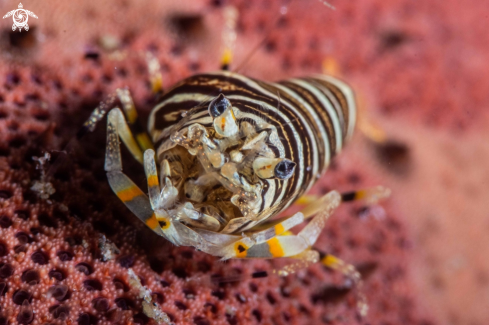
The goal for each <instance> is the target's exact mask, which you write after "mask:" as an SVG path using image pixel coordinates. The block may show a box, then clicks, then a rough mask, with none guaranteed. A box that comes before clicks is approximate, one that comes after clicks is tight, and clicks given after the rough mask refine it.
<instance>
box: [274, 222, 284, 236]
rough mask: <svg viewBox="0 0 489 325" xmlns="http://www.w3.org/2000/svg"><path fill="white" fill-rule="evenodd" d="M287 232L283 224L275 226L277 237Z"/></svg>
mask: <svg viewBox="0 0 489 325" xmlns="http://www.w3.org/2000/svg"><path fill="white" fill-rule="evenodd" d="M284 230H285V228H284V226H282V224H281V223H279V224H277V225H275V235H280V234H281V233H283V232H284Z"/></svg>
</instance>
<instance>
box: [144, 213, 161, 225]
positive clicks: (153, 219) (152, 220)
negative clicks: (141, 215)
mask: <svg viewBox="0 0 489 325" xmlns="http://www.w3.org/2000/svg"><path fill="white" fill-rule="evenodd" d="M146 226H148V227H149V228H150V229H156V227H158V226H159V224H158V220H156V216H155V214H154V213H153V215H152V216H151V217H150V218H149V219H148V220H146Z"/></svg>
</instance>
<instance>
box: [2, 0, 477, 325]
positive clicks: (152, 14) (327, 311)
mask: <svg viewBox="0 0 489 325" xmlns="http://www.w3.org/2000/svg"><path fill="white" fill-rule="evenodd" d="M310 2H311V3H307V4H303V2H300V3H299V2H297V1H296V2H292V3H291V4H290V5H289V8H288V11H289V13H288V15H287V16H285V17H283V18H282V19H280V21H279V22H278V23H277V24H276V25H275V20H276V18H278V17H279V12H280V7H282V6H283V3H282V2H279V1H276V2H263V3H262V2H248V1H233V2H230V3H228V2H225V3H221V1H210V2H208V1H196V2H192V3H173V2H170V1H160V2H148V3H144V4H143V3H139V2H136V1H107V2H103V3H100V2H95V1H93V2H90V1H88V2H83V3H82V2H80V3H78V4H73V3H69V2H50V3H42V4H41V3H32V4H29V7H27V4H26V5H25V8H26V9H29V10H31V11H33V12H35V13H36V15H38V17H39V19H38V20H35V19H30V20H29V22H30V26H31V29H30V31H29V32H28V33H25V32H22V33H18V32H16V33H13V32H12V31H11V28H10V25H9V24H7V23H6V22H3V25H2V28H3V29H2V39H1V41H2V42H3V43H2V49H1V51H0V52H1V54H0V55H1V56H2V64H1V65H0V78H1V79H0V80H1V87H0V166H1V167H0V168H1V170H0V227H1V228H0V235H1V236H0V306H1V307H0V315H1V317H0V324H6V323H7V322H9V323H11V324H14V323H20V324H29V323H30V324H44V323H56V324H61V323H63V322H67V323H68V322H70V323H78V324H83V325H88V324H95V323H97V324H115V323H118V324H130V323H139V324H146V323H151V322H154V320H152V319H150V318H148V317H147V316H146V315H145V314H144V312H143V310H142V305H141V299H140V298H139V296H138V294H139V291H138V289H137V288H135V287H134V286H132V285H131V284H130V279H129V274H128V269H129V268H131V269H132V270H133V271H134V272H135V274H136V275H138V276H139V277H140V279H141V281H142V284H143V285H144V286H146V287H147V288H148V289H150V290H151V291H152V293H153V295H152V297H153V301H155V302H156V304H157V305H158V307H159V308H160V309H161V310H162V311H164V312H165V313H167V314H168V316H169V318H170V319H171V321H172V322H174V323H176V324H197V325H205V324H231V325H233V324H255V323H256V324H321V323H324V324H418V325H422V324H423V325H427V324H435V320H434V319H433V317H432V315H430V313H429V311H428V310H426V309H423V307H422V305H423V295H422V294H420V293H419V292H417V291H416V289H415V288H414V287H413V281H412V277H411V275H410V271H409V262H410V259H411V254H412V252H411V240H412V239H411V236H410V234H409V232H408V230H407V227H406V226H405V222H404V221H403V218H402V217H401V216H402V214H401V213H400V211H399V210H398V208H397V206H396V204H395V200H393V201H388V202H384V203H382V204H381V205H379V206H375V207H372V208H367V207H364V206H362V205H361V204H350V205H345V206H342V207H341V208H339V209H338V211H337V212H336V213H335V214H334V215H333V217H332V218H331V220H330V221H329V222H328V225H327V227H326V230H325V231H324V232H323V234H322V235H321V237H320V239H319V241H318V243H317V244H316V246H315V247H316V248H317V249H318V250H320V251H323V252H329V253H332V254H335V255H337V256H339V257H341V258H342V259H344V260H345V261H347V262H349V263H352V264H354V265H356V266H357V268H358V269H359V270H360V272H361V273H362V275H363V278H364V281H365V284H364V286H363V291H364V293H365V295H366V296H367V299H368V301H369V307H370V312H369V314H368V316H367V317H366V319H360V318H359V317H358V316H357V310H356V299H355V292H354V290H352V284H351V282H349V281H348V280H347V279H345V278H344V277H342V276H341V275H340V274H338V273H335V272H332V271H330V270H328V269H326V268H324V267H323V266H321V265H314V266H311V267H309V268H307V269H304V270H301V271H299V272H298V273H297V274H294V275H291V276H288V277H285V278H280V277H276V276H271V277H269V278H266V279H253V280H250V279H249V277H247V275H248V276H249V275H250V274H251V273H253V272H258V271H268V272H269V273H271V271H272V269H273V268H276V267H280V266H281V265H283V264H284V263H286V261H266V260H247V261H238V260H232V261H227V262H220V261H219V260H218V259H216V258H214V257H212V256H208V255H206V254H203V253H200V252H198V251H195V249H193V248H190V247H174V246H172V245H171V244H170V243H168V242H167V241H165V240H164V239H163V238H159V237H157V236H156V235H154V234H153V233H152V232H151V231H150V230H148V229H146V228H145V226H144V225H142V224H140V223H139V222H138V220H136V218H135V217H134V216H133V215H132V214H131V213H130V212H129V211H128V210H127V209H126V208H125V207H124V205H123V204H122V203H121V202H119V200H118V199H117V197H116V196H115V195H114V194H113V193H112V191H111V190H110V188H109V187H108V184H107V181H106V176H105V172H104V168H103V163H104V161H103V159H104V149H105V148H104V146H105V130H104V128H105V126H104V125H103V124H104V123H101V125H100V126H99V128H98V129H97V130H96V131H95V132H94V133H93V134H90V135H88V136H87V137H85V138H84V139H83V140H82V143H80V144H79V145H78V146H77V147H75V148H74V149H73V150H72V151H70V152H68V153H67V155H68V156H69V158H68V160H67V162H66V163H65V164H64V165H63V166H61V167H60V168H59V169H58V170H57V171H56V172H55V173H54V175H53V177H52V178H50V179H49V181H50V182H51V183H52V185H53V187H54V188H55V189H56V193H55V194H53V195H52V196H50V198H49V199H48V200H44V199H40V198H39V197H38V196H37V194H36V193H34V192H33V191H32V190H31V189H30V188H31V186H32V184H33V182H34V181H36V180H40V178H41V172H40V170H39V169H36V167H37V166H38V163H36V162H35V161H34V160H33V159H32V158H33V157H41V156H42V155H43V151H45V150H62V149H63V148H64V147H65V145H66V144H67V142H68V141H69V140H70V139H71V138H72V137H73V136H74V134H75V132H76V130H77V129H78V128H79V127H80V125H81V124H82V123H83V122H84V120H85V119H86V118H87V117H88V115H89V114H90V113H91V111H92V110H93V109H94V108H95V107H96V105H97V104H98V102H99V101H101V100H103V99H104V98H106V96H107V95H108V94H110V93H111V92H113V91H114V89H116V88H118V87H128V88H129V89H130V90H131V93H132V95H133V97H134V99H135V103H136V106H137V107H138V111H139V112H140V115H141V116H142V118H143V120H144V118H145V116H147V115H148V112H149V110H150V109H151V108H152V106H153V105H154V104H155V99H154V96H153V95H152V93H151V89H150V85H149V81H148V80H149V79H148V73H147V68H146V61H145V56H146V53H147V52H151V53H152V54H153V55H154V56H155V57H156V58H157V59H158V60H159V62H160V63H161V66H162V73H163V80H164V86H165V87H169V86H171V84H173V83H174V82H176V81H178V80H180V79H182V78H184V77H186V76H189V75H191V74H193V73H196V72H202V71H211V70H214V69H216V68H218V66H219V53H220V51H221V44H222V42H221V38H220V33H221V31H222V26H223V24H224V22H223V19H222V7H223V5H228V4H232V5H234V6H236V8H237V9H238V11H239V15H240V16H239V20H238V26H237V31H238V41H237V44H236V51H235V52H236V62H240V61H241V60H243V59H244V58H245V57H246V54H247V53H249V51H250V50H251V49H252V48H253V46H254V45H255V44H257V42H258V41H259V40H260V39H261V38H262V37H263V36H264V35H265V34H267V33H268V31H269V30H270V29H271V32H270V35H269V37H268V39H267V40H266V42H265V44H264V46H263V47H262V48H260V49H259V50H257V52H256V54H255V56H254V57H253V58H252V59H250V60H249V62H248V63H247V65H246V66H245V67H244V68H243V72H244V73H246V74H248V75H250V76H253V77H256V78H260V79H265V80H270V81H272V80H277V79H281V78H286V77H290V76H293V75H304V74H309V73H319V72H321V67H322V63H323V60H324V59H325V58H327V57H332V58H334V60H335V61H336V62H337V64H338V67H339V68H340V70H341V71H342V74H343V76H344V77H345V78H346V79H348V78H350V79H351V80H352V81H353V82H354V83H356V84H358V85H360V88H363V89H365V88H369V87H371V88H373V91H374V92H375V91H378V92H379V93H382V94H383V95H382V96H379V97H378V98H376V101H377V103H378V105H377V106H376V105H373V106H372V108H369V109H372V110H373V111H374V112H379V113H381V114H387V115H389V114H398V115H401V116H405V117H406V118H408V119H411V120H412V121H413V122H417V123H420V122H419V121H421V123H432V124H433V125H441V124H442V123H445V124H443V125H449V127H452V128H455V129H457V128H464V127H466V126H467V125H468V123H472V121H473V120H475V119H476V118H477V117H479V116H483V114H484V113H483V112H478V111H474V112H473V113H471V114H469V115H466V114H464V113H463V112H458V111H457V110H458V109H459V106H458V105H455V104H453V101H457V100H462V99H460V98H458V97H455V98H451V97H450V98H449V99H447V98H445V99H442V98H440V97H431V96H433V95H430V94H431V93H425V94H424V95H422V96H413V92H412V91H409V92H407V93H403V90H402V89H398V88H395V87H396V86H395V85H399V84H409V85H410V87H419V85H417V84H416V80H418V79H417V78H416V74H425V73H426V74H427V79H426V87H430V85H431V87H434V85H435V84H438V81H439V80H440V79H442V78H445V77H446V76H445V75H444V74H443V73H442V71H444V70H443V64H448V63H446V62H437V63H436V64H435V66H433V65H431V64H430V62H432V61H433V60H435V59H434V58H435V57H436V55H438V54H437V53H435V54H433V52H432V51H430V46H431V45H430V44H429V43H424V41H423V38H422V37H421V36H422V35H423V33H426V31H427V30H428V31H429V32H433V33H434V31H433V26H432V25H431V22H430V20H429V17H430V12H432V10H434V9H432V8H431V7H430V8H428V5H426V7H425V8H421V7H423V5H419V7H413V5H412V4H411V3H410V2H408V1H404V2H400V3H398V4H391V5H386V4H383V2H381V1H370V2H368V4H365V3H355V4H348V3H345V4H343V3H341V4H340V3H338V4H337V6H338V8H337V10H336V11H330V10H329V9H328V8H326V7H324V6H323V5H322V4H321V3H319V2H315V1H310ZM432 3H433V4H434V5H435V7H436V8H438V9H440V10H441V8H442V6H441V2H436V1H432ZM0 8H1V9H2V12H7V11H9V10H11V9H9V8H7V7H6V5H2V6H1V7H0ZM419 8H421V9H422V10H421V17H420V16H419V15H415V14H414V13H413V12H416V10H418V9H419ZM12 9H13V8H12ZM401 9H402V10H401ZM474 15H475V13H474ZM379 16H380V17H382V19H378V17H379ZM450 17H451V16H450ZM421 18H422V19H421ZM420 20H421V21H422V24H421V25H420V24H419V23H418V22H419V21H420ZM447 21H449V20H447ZM381 23H383V24H384V25H382V24H381ZM447 26H448V22H447ZM272 27H273V28H272ZM441 34H443V33H441ZM420 35H421V36H420ZM436 35H439V34H436ZM440 37H442V36H440ZM447 37H448V36H447ZM448 41H449V37H448ZM409 42H419V43H420V44H418V46H414V47H408V48H405V44H407V43H409ZM454 46H455V44H454ZM413 48H414V50H412V49H413ZM411 51H414V53H413V52H411ZM419 55H421V58H420V57H419ZM399 57H401V58H403V60H405V62H407V63H406V64H410V65H411V66H412V67H413V69H414V70H413V71H415V72H414V73H413V74H410V75H403V74H400V73H399V72H398V63H399ZM454 60H455V59H454ZM401 61H402V60H401ZM461 64H462V63H461ZM474 64H477V63H474ZM437 65H438V68H437ZM439 65H441V66H439ZM473 69H474V70H477V67H474V68H473ZM453 79H456V78H453ZM394 81H395V82H394ZM483 86H484V84H482V85H481V84H478V86H477V87H483ZM447 87H448V85H447ZM423 88H424V87H420V89H419V91H420V92H421V93H423ZM379 89H382V91H379ZM448 95H449V94H448ZM448 95H447V96H448ZM450 96H457V95H456V94H454V95H450ZM444 100H445V102H444ZM473 100H474V101H477V100H478V99H477V97H476V98H474V99H473ZM410 101H411V103H412V101H415V102H416V103H419V107H432V108H433V109H435V110H441V109H443V110H448V111H450V112H453V113H454V114H433V112H430V111H427V110H423V109H421V108H420V109H419V110H417V111H414V112H413V110H408V109H406V108H405V107H406V106H405V104H406V102H410ZM433 102H436V103H438V104H437V105H431V104H427V103H433ZM410 106H412V104H411V105H410ZM453 116H457V118H454V117H453ZM474 123H475V122H474ZM356 139H357V140H358V138H354V139H353V141H356ZM53 155H55V156H63V155H65V153H58V154H56V152H54V153H53ZM123 155H124V171H125V172H126V173H127V174H128V175H129V176H130V177H131V178H132V179H133V180H134V181H136V182H137V183H138V184H141V186H142V187H143V188H144V172H143V169H142V167H141V166H140V165H138V164H137V163H136V162H134V161H133V160H132V159H131V157H130V156H129V154H128V153H127V151H123ZM362 158H364V157H362V156H359V155H356V154H355V153H354V152H353V151H351V150H348V149H347V150H346V152H345V153H344V154H343V155H340V156H339V157H338V158H337V159H336V160H335V161H334V163H333V164H332V166H331V168H330V169H331V170H330V171H329V172H328V173H327V174H326V176H325V177H323V178H322V179H321V180H320V181H319V182H318V185H317V186H316V187H315V188H314V190H313V192H314V193H317V194H324V193H326V192H327V191H328V190H331V189H340V190H351V189H356V188H362V187H365V186H372V185H377V184H381V183H382V178H381V176H379V173H378V172H377V171H376V170H375V168H374V166H373V165H372V164H365V163H363V161H362ZM47 168H49V165H48V166H47ZM102 236H105V238H106V239H107V240H108V241H110V242H111V243H113V244H114V245H115V246H116V247H117V248H118V249H119V251H120V252H119V254H118V255H116V256H115V257H114V258H113V259H109V260H106V258H104V254H106V253H107V249H108V248H107V245H101V242H103V237H102ZM234 275H241V276H243V278H244V280H242V281H239V282H233V283H222V284H219V285H216V284H214V283H212V281H210V278H211V277H212V276H214V277H216V276H234Z"/></svg>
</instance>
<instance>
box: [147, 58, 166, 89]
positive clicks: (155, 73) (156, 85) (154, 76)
mask: <svg viewBox="0 0 489 325" xmlns="http://www.w3.org/2000/svg"><path fill="white" fill-rule="evenodd" d="M146 63H147V65H148V73H149V82H150V84H151V91H152V92H153V94H159V93H163V76H162V75H161V65H160V61H158V59H157V58H156V57H155V56H154V55H153V54H152V53H151V52H149V51H148V52H146Z"/></svg>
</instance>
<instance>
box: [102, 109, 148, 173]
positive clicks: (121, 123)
mask: <svg viewBox="0 0 489 325" xmlns="http://www.w3.org/2000/svg"><path fill="white" fill-rule="evenodd" d="M109 127H111V128H113V130H115V132H116V135H118V136H120V138H121V139H122V142H124V144H125V145H126V147H127V149H129V151H130V152H131V154H132V155H133V157H134V159H136V160H137V161H139V162H140V163H143V152H142V151H141V149H140V148H139V146H138V145H137V143H136V140H135V139H134V137H133V135H132V132H131V130H130V129H129V126H128V125H127V123H126V120H125V118H124V115H123V114H122V112H121V110H120V109H119V108H118V107H116V108H114V109H112V110H111V111H110V112H109V116H108V118H107V137H109V132H110V131H111V130H109ZM107 141H108V140H107ZM118 141H119V138H118V137H117V142H118ZM107 145H108V144H107ZM117 148H119V145H117ZM118 150H119V156H120V149H118ZM106 153H107V151H106ZM106 158H107V155H106ZM119 161H120V157H119ZM106 163H107V161H106ZM120 169H121V170H122V166H121V167H120Z"/></svg>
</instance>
